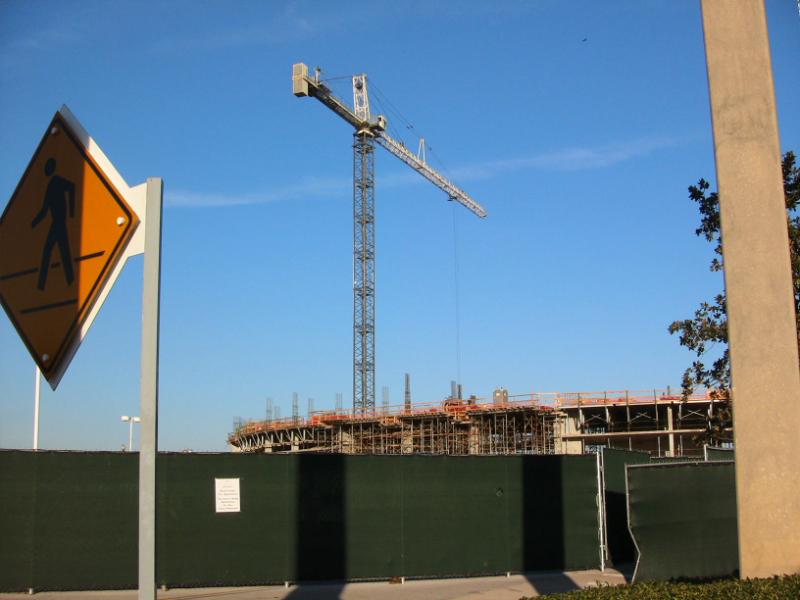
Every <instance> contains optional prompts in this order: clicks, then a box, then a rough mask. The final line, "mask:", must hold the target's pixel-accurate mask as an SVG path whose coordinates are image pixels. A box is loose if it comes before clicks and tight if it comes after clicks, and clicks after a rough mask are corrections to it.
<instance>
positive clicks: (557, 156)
mask: <svg viewBox="0 0 800 600" xmlns="http://www.w3.org/2000/svg"><path fill="white" fill-rule="evenodd" d="M689 141H691V139H690V138H687V137H651V138H641V139H638V140H629V141H626V142H616V143H608V144H603V145H600V146H594V147H591V146H576V147H569V148H562V149H558V150H553V151H550V152H542V153H539V154H533V155H529V156H520V157H516V158H506V159H499V160H490V161H485V162H482V163H475V164H472V165H464V166H461V167H457V168H456V169H454V170H452V171H450V172H449V173H445V174H444V175H445V176H446V177H448V178H449V179H452V181H453V182H454V183H455V184H456V185H458V184H459V183H460V182H463V181H477V180H485V179H491V178H493V177H497V176H499V175H505V174H508V173H512V172H517V171H586V170H592V169H604V168H608V167H613V166H614V165H617V164H620V163H622V162H625V161H628V160H633V159H635V158H639V157H643V156H647V155H649V154H652V153H654V152H657V151H658V150H662V149H665V148H671V147H675V146H680V145H682V144H685V143H687V142H689ZM379 177H380V181H379V186H380V187H381V188H396V187H405V186H408V185H415V184H419V183H423V182H424V180H423V179H422V177H420V176H419V175H418V174H416V173H414V172H412V171H411V170H410V169H407V170H405V171H403V172H399V171H398V172H394V173H388V174H386V175H380V176H379ZM352 185H353V183H352V180H351V179H345V178H327V179H320V178H308V179H305V180H303V181H302V182H300V183H298V184H294V185H287V186H282V187H278V188H274V189H271V190H267V191H264V192H260V193H242V194H225V193H202V192H192V191H187V190H176V191H174V192H171V193H169V192H168V193H167V196H166V200H167V204H168V205H170V206H175V207H198V208H203V207H222V206H241V205H246V204H265V203H269V202H282V201H292V200H301V199H305V198H320V197H327V198H343V197H349V196H350V194H351V190H352Z"/></svg>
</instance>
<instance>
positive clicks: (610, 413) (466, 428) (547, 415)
mask: <svg viewBox="0 0 800 600" xmlns="http://www.w3.org/2000/svg"><path fill="white" fill-rule="evenodd" d="M726 409H727V402H724V401H719V400H715V399H714V395H713V394H710V393H703V394H696V395H693V396H690V397H688V398H683V397H682V396H681V395H675V394H672V393H671V391H670V390H650V391H648V392H631V391H621V392H620V391H615V392H608V391H607V392H599V393H530V394H524V395H517V396H509V394H508V392H507V391H506V390H504V389H498V390H495V392H494V394H493V397H492V398H490V399H481V398H476V397H470V398H467V399H462V398H460V397H458V394H453V395H452V396H451V397H450V398H447V399H446V400H444V401H442V402H439V403H425V404H421V403H414V404H411V403H410V402H406V403H405V404H403V405H402V406H384V407H382V408H379V409H377V410H375V411H372V412H356V411H344V410H333V411H318V412H313V413H311V414H310V415H309V417H308V418H302V417H300V416H297V415H295V416H293V417H291V418H288V419H278V420H272V419H268V420H263V421H247V422H243V423H237V424H236V427H235V431H234V432H233V433H231V435H230V436H229V438H228V442H229V443H230V445H231V447H232V449H233V450H234V451H238V452H283V453H292V452H327V453H342V454H457V455H470V454H471V455H496V454H581V453H583V452H591V451H594V450H596V449H597V448H599V447H601V446H606V447H614V448H625V449H630V450H645V451H649V452H651V453H652V454H654V455H657V456H696V455H698V454H701V453H702V444H703V441H704V439H705V435H706V433H707V432H708V431H710V430H711V429H712V427H714V426H715V425H716V424H718V423H719V422H720V421H721V420H724V419H722V418H721V415H722V414H723V412H722V411H724V410H726Z"/></svg>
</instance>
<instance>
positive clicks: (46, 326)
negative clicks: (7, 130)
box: [0, 113, 139, 385]
mask: <svg viewBox="0 0 800 600" xmlns="http://www.w3.org/2000/svg"><path fill="white" fill-rule="evenodd" d="M138 225H139V219H138V217H137V215H136V213H135V212H134V211H133V210H132V209H131V207H130V206H129V205H128V203H127V202H126V201H125V198H124V197H123V195H122V194H121V193H120V191H119V190H118V189H117V188H116V187H115V186H114V184H113V183H112V181H111V179H110V178H109V177H108V176H107V174H106V173H104V172H103V170H102V168H101V166H100V165H99V164H98V162H97V161H96V160H95V159H94V158H93V156H92V154H91V153H90V152H89V151H88V150H87V148H86V147H85V145H84V143H83V142H82V141H81V137H79V135H78V134H77V133H76V131H74V130H73V129H72V128H71V127H70V125H69V123H68V121H67V119H65V118H64V117H63V116H62V115H61V114H60V113H56V115H55V117H53V120H52V122H51V123H50V125H49V126H48V128H47V131H45V134H44V137H43V138H42V141H41V143H40V144H39V147H38V148H37V149H36V152H35V153H34V155H33V158H32V159H31V161H30V163H29V164H28V167H27V169H26V170H25V173H24V174H23V176H22V179H21V180H20V182H19V184H18V185H17V188H16V190H15V191H14V194H13V195H12V196H11V200H10V201H9V202H8V205H7V206H6V208H5V211H4V212H3V216H2V217H1V218H0V302H2V305H3V308H4V309H5V311H6V313H7V314H8V316H9V318H10V319H11V322H12V323H13V324H14V327H16V329H17V331H18V332H19V335H20V337H21V338H22V340H23V341H24V342H25V345H26V346H27V347H28V350H29V351H30V353H31V355H32V356H33V359H34V360H35V361H36V363H37V364H38V365H39V368H40V369H41V371H42V374H43V375H44V376H45V377H46V378H47V379H48V381H49V382H50V383H51V385H54V382H53V379H54V378H56V377H58V378H60V374H59V373H60V371H62V370H63V369H62V368H61V367H62V366H63V364H62V363H63V361H65V360H66V361H68V360H70V359H71V357H72V354H73V353H74V345H75V344H76V343H79V341H80V340H79V337H78V336H79V332H80V329H81V326H82V325H83V323H84V322H85V320H86V319H87V317H88V315H89V313H90V311H91V309H92V306H93V305H94V303H95V302H96V301H97V299H98V297H99V296H100V294H101V293H102V291H103V287H104V286H105V285H106V283H107V282H108V279H109V276H110V274H111V272H112V270H113V268H114V266H115V264H116V263H117V262H118V261H119V260H120V258H121V257H122V256H123V254H124V251H125V247H126V246H127V244H128V242H129V241H130V239H131V237H132V236H133V233H134V231H135V230H136V227H137V226H138ZM56 383H57V382H56Z"/></svg>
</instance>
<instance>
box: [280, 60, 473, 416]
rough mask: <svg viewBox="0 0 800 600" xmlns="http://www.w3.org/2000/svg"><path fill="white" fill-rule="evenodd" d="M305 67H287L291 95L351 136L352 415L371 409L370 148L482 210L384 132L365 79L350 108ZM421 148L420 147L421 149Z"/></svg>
mask: <svg viewBox="0 0 800 600" xmlns="http://www.w3.org/2000/svg"><path fill="white" fill-rule="evenodd" d="M320 74H321V71H320V69H316V70H315V73H314V76H313V77H311V76H309V74H308V66H307V65H305V64H304V63H296V64H294V65H293V66H292V91H293V92H294V95H295V96H298V97H303V96H312V97H314V98H316V99H317V100H319V101H320V102H322V103H323V104H324V105H325V106H327V107H328V108H329V109H331V110H332V111H333V112H335V113H336V114H337V115H339V116H340V117H341V118H342V119H344V120H345V121H347V122H348V123H349V124H350V125H351V126H352V127H353V128H354V129H355V133H354V134H353V411H354V412H358V413H362V414H364V413H372V412H374V411H375V144H376V143H377V144H378V145H379V146H382V147H383V148H384V149H386V150H387V151H389V152H390V153H391V154H393V155H394V156H396V157H397V158H399V159H400V160H402V161H403V162H404V163H406V164H407V165H408V166H409V167H411V168H412V169H414V170H415V171H417V173H419V174H420V175H422V176H423V177H424V178H425V179H427V180H428V181H430V182H431V183H433V184H434V185H435V186H437V187H438V188H440V189H441V190H443V191H444V192H445V193H446V194H447V195H448V197H449V199H450V200H455V201H456V202H458V203H460V204H462V205H464V206H465V207H466V208H467V209H469V210H470V211H472V212H473V213H475V214H476V215H477V216H479V217H481V218H483V217H485V216H486V211H485V210H484V208H483V207H482V206H481V205H480V204H478V203H477V202H475V200H473V199H472V197H470V195H469V194H467V193H466V192H465V191H464V190H462V189H461V188H459V187H457V186H456V185H455V184H453V183H452V182H451V181H449V180H448V179H447V178H445V177H444V176H442V175H441V174H440V173H438V172H437V171H436V170H435V169H433V168H431V167H430V166H429V165H428V164H427V161H426V160H425V155H424V152H422V151H421V152H420V155H419V156H417V155H415V154H414V153H412V152H410V151H409V150H408V149H407V148H406V147H405V145H404V144H402V143H401V142H398V141H397V140H395V139H394V138H392V137H391V136H389V135H388V134H387V133H386V125H387V121H386V117H385V116H384V115H377V116H375V117H373V116H372V114H371V112H370V106H369V95H368V92H367V76H366V74H364V73H362V74H360V75H353V108H352V109H351V108H350V107H349V106H348V105H347V104H345V102H344V101H342V100H341V99H339V98H337V97H336V96H335V95H334V93H333V92H332V91H331V89H330V88H329V87H328V86H327V85H325V83H324V82H323V81H322V79H321V77H320ZM421 150H424V146H423V147H421Z"/></svg>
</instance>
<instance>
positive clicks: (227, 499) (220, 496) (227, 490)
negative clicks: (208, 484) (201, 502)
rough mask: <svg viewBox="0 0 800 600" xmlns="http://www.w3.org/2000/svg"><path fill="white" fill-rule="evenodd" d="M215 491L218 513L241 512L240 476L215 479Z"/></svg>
mask: <svg viewBox="0 0 800 600" xmlns="http://www.w3.org/2000/svg"><path fill="white" fill-rule="evenodd" d="M214 492H215V496H216V507H217V512H218V513H229V512H241V502H240V499H239V498H240V496H239V478H238V477H237V478H236V479H214Z"/></svg>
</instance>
